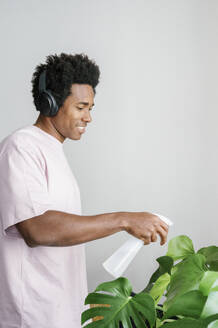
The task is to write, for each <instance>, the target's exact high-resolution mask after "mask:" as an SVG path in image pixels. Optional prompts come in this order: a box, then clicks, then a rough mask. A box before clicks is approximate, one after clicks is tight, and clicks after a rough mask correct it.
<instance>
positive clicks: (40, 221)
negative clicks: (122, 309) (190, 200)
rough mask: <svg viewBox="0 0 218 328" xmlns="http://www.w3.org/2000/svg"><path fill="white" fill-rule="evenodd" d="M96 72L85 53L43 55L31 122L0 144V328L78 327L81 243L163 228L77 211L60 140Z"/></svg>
mask: <svg viewBox="0 0 218 328" xmlns="http://www.w3.org/2000/svg"><path fill="white" fill-rule="evenodd" d="M99 74H100V72H99V68H98V66H97V65H96V64H95V63H94V62H93V61H91V60H90V59H89V58H88V57H87V56H85V55H82V54H81V55H67V54H63V53H62V54H61V55H59V56H57V55H54V56H48V57H47V61H46V63H45V64H40V65H39V66H37V67H36V70H35V72H34V74H33V79H32V85H33V88H32V93H33V98H34V104H35V106H36V109H37V110H39V111H40V115H39V117H38V119H37V121H36V123H35V124H33V125H29V126H27V127H24V128H21V129H18V130H16V131H15V132H13V133H12V134H11V135H9V136H8V137H6V138H5V139H4V140H3V141H2V142H1V144H0V195H1V197H0V220H1V226H2V233H1V235H0V286H1V288H0V327H1V328H9V327H14V328H80V327H81V324H80V317H81V312H82V311H83V310H84V305H83V304H84V299H85V297H86V295H87V282H86V267H85V253H84V243H86V242H88V241H91V240H96V239H99V238H103V237H106V236H109V235H111V234H114V233H116V232H119V231H127V232H128V233H130V234H132V235H134V236H135V237H137V238H140V239H142V240H143V241H144V243H145V244H149V243H151V242H155V241H156V240H157V234H159V236H160V238H161V244H164V243H165V242H166V238H167V233H168V226H167V225H166V224H165V223H164V222H162V221H161V220H160V219H159V218H158V217H157V216H155V215H153V214H151V213H147V212H142V213H131V212H119V213H107V214H100V215H94V216H83V215H81V207H80V194H79V188H78V185H77V182H76V180H75V177H74V175H73V173H72V172H71V169H70V167H69V165H68V162H67V160H66V157H65V155H64V152H63V142H64V140H65V139H66V138H69V139H72V140H80V138H81V136H82V134H84V133H85V131H86V129H87V126H88V124H89V123H90V122H91V114H90V111H91V109H92V107H93V106H94V96H95V88H96V86H97V84H98V80H99Z"/></svg>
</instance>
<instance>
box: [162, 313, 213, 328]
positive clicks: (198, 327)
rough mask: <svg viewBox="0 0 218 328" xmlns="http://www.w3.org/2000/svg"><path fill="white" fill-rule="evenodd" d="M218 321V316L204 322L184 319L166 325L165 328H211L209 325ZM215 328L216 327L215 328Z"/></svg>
mask: <svg viewBox="0 0 218 328" xmlns="http://www.w3.org/2000/svg"><path fill="white" fill-rule="evenodd" d="M216 319H218V314H216V315H213V316H210V317H208V318H206V319H204V320H202V319H191V318H184V319H181V320H176V321H174V322H170V323H167V324H164V326H163V327H164V328H209V324H210V323H212V322H215V320H216ZM213 328H215V327H213Z"/></svg>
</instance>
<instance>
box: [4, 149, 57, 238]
mask: <svg viewBox="0 0 218 328" xmlns="http://www.w3.org/2000/svg"><path fill="white" fill-rule="evenodd" d="M47 180H48V179H47V177H46V165H45V161H43V160H42V156H41V158H40V154H39V153H37V152H34V150H32V151H30V150H26V149H22V147H19V146H14V145H13V146H11V147H10V148H9V149H7V150H6V151H5V152H4V153H3V154H2V155H1V156H0V219H1V224H2V230H3V234H4V235H5V236H7V235H10V236H14V237H20V238H22V237H21V235H20V233H19V231H18V230H17V228H16V226H15V224H16V223H18V222H21V221H24V220H26V219H30V218H32V217H34V216H37V215H40V214H43V213H44V212H46V211H47V210H48V209H51V202H50V198H49V193H48V182H47Z"/></svg>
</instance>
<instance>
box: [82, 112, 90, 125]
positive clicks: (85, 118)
mask: <svg viewBox="0 0 218 328" xmlns="http://www.w3.org/2000/svg"><path fill="white" fill-rule="evenodd" d="M83 120H84V121H85V122H87V123H90V122H91V121H92V117H91V114H90V110H89V109H85V110H84V115H83Z"/></svg>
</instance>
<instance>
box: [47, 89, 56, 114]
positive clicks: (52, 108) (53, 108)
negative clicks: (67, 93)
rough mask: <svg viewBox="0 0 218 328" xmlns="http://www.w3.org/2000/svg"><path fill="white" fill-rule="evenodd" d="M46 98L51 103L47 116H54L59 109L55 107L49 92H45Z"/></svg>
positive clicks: (54, 101) (53, 99)
mask: <svg viewBox="0 0 218 328" xmlns="http://www.w3.org/2000/svg"><path fill="white" fill-rule="evenodd" d="M47 96H48V98H49V101H50V103H51V105H50V113H49V116H55V115H56V114H57V112H58V109H59V108H58V105H57V103H56V100H55V98H54V96H53V95H52V93H51V91H50V90H47Z"/></svg>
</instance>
